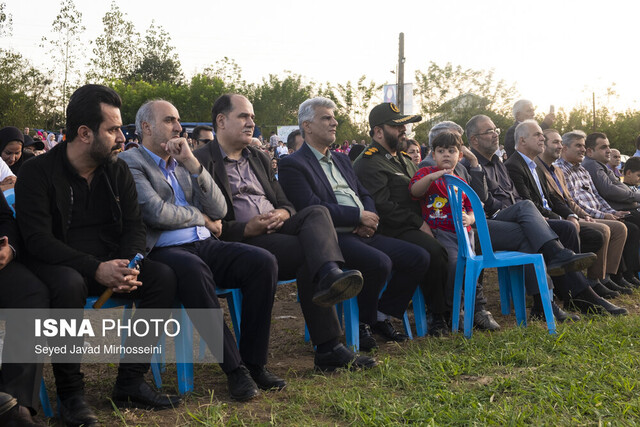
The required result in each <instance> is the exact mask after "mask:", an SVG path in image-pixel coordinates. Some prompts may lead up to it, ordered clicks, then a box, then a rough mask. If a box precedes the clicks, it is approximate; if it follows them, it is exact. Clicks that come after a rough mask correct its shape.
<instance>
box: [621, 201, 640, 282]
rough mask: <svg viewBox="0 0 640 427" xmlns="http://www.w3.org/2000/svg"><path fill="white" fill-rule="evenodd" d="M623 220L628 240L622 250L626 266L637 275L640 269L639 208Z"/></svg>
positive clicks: (627, 269)
mask: <svg viewBox="0 0 640 427" xmlns="http://www.w3.org/2000/svg"><path fill="white" fill-rule="evenodd" d="M622 222H624V225H626V226H627V241H626V242H625V244H624V250H623V251H622V259H623V260H624V268H625V269H626V271H628V272H632V273H634V275H635V274H636V273H637V272H638V271H640V256H639V251H640V212H638V210H633V211H631V215H630V216H628V217H626V218H625V219H624V220H623V221H622Z"/></svg>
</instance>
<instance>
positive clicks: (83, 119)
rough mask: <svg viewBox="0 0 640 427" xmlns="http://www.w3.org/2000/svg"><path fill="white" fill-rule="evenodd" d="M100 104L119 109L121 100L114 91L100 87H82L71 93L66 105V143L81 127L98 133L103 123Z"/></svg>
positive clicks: (76, 134) (72, 138)
mask: <svg viewBox="0 0 640 427" xmlns="http://www.w3.org/2000/svg"><path fill="white" fill-rule="evenodd" d="M100 104H107V105H111V106H113V107H116V108H120V107H121V106H122V99H120V95H118V93H117V92H116V91H115V90H113V89H111V88H109V87H106V86H102V85H84V86H82V87H80V88H78V89H77V90H76V91H75V92H73V95H71V98H69V104H68V105H67V123H66V136H67V137H66V140H67V141H69V142H70V141H73V140H74V139H75V138H76V136H78V128H79V127H80V126H83V125H84V126H87V127H88V128H89V129H91V130H92V131H93V132H95V133H97V132H98V129H99V128H100V124H101V123H102V122H103V121H104V117H102V107H101V105H100Z"/></svg>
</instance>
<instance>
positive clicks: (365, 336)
mask: <svg viewBox="0 0 640 427" xmlns="http://www.w3.org/2000/svg"><path fill="white" fill-rule="evenodd" d="M374 348H378V343H377V342H376V339H375V338H374V337H373V335H372V334H371V328H370V327H369V325H367V324H366V323H360V350H362V351H371V350H373V349H374Z"/></svg>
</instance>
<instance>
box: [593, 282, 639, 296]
mask: <svg viewBox="0 0 640 427" xmlns="http://www.w3.org/2000/svg"><path fill="white" fill-rule="evenodd" d="M601 282H602V284H603V285H604V286H605V287H606V288H607V289H611V290H612V291H616V292H618V293H620V294H625V295H631V294H632V293H633V291H632V290H631V289H629V288H625V287H623V286H620V285H618V284H617V283H615V282H614V281H613V280H611V279H605V280H601Z"/></svg>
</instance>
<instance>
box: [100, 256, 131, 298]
mask: <svg viewBox="0 0 640 427" xmlns="http://www.w3.org/2000/svg"><path fill="white" fill-rule="evenodd" d="M128 265H129V261H128V260H126V259H112V260H109V261H104V262H101V263H100V265H99V266H98V269H97V270H96V274H95V279H96V281H97V282H98V283H100V284H101V285H104V286H106V287H107V288H110V289H111V290H112V291H113V292H118V293H129V292H133V291H135V290H136V289H138V286H142V282H140V281H139V280H138V274H140V271H138V270H136V269H135V268H128V267H127V266H128Z"/></svg>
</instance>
